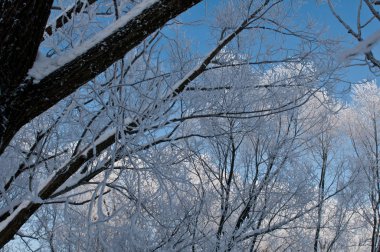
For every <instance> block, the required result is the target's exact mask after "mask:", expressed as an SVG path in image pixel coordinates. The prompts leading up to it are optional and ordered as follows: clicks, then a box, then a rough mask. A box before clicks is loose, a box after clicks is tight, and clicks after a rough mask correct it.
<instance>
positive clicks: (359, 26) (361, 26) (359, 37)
mask: <svg viewBox="0 0 380 252" xmlns="http://www.w3.org/2000/svg"><path fill="white" fill-rule="evenodd" d="M327 2H328V5H329V7H330V10H331V12H332V14H333V15H334V16H335V18H336V19H337V20H338V21H339V23H340V24H341V25H342V26H343V27H344V28H345V29H346V31H347V33H349V34H350V35H351V36H352V37H353V38H354V39H355V40H356V41H357V45H356V46H355V47H354V48H352V49H350V50H348V51H347V52H346V53H345V54H344V57H343V58H346V59H353V58H355V57H357V56H361V55H362V54H364V56H365V58H364V59H357V58H355V59H356V60H357V62H358V63H357V64H366V65H368V68H369V69H370V70H371V71H372V72H373V73H374V74H378V71H379V68H380V61H379V59H378V56H377V55H376V54H375V53H374V50H373V47H374V45H375V44H376V43H377V42H378V41H379V40H380V35H379V32H372V34H370V35H368V32H367V30H368V31H371V29H373V27H376V26H377V25H378V23H379V21H380V15H379V12H378V11H377V10H376V7H375V5H379V2H378V1H370V0H360V1H358V3H357V11H356V19H355V21H356V22H352V20H354V19H352V20H345V19H344V18H342V17H341V15H340V14H339V11H337V10H336V8H335V7H334V5H333V3H332V1H331V0H328V1H327Z"/></svg>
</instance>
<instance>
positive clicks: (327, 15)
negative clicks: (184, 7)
mask: <svg viewBox="0 0 380 252" xmlns="http://www.w3.org/2000/svg"><path fill="white" fill-rule="evenodd" d="M333 2H334V5H335V9H336V11H337V12H338V14H339V15H341V17H342V18H343V19H344V20H345V21H347V22H348V24H349V25H351V26H352V27H353V28H356V15H357V8H358V4H359V2H360V1H359V0H334V1H333ZM218 4H220V0H205V1H203V2H202V3H200V4H198V5H197V6H195V7H193V8H192V9H190V10H189V11H188V12H186V13H185V15H183V16H182V18H181V21H185V22H194V25H193V26H191V27H189V28H185V32H184V34H185V36H186V37H187V38H188V39H190V41H191V43H192V47H193V49H195V50H197V51H199V52H200V53H201V54H203V55H204V54H205V53H207V52H208V50H209V49H210V48H211V46H212V45H213V42H214V41H212V40H211V36H210V35H209V34H210V31H209V30H208V28H207V26H206V25H204V24H205V23H206V21H205V20H207V18H208V17H209V16H212V14H213V11H214V8H215V6H217V5H218ZM293 4H299V6H296V7H299V8H298V9H299V11H298V13H297V15H298V19H299V22H306V20H313V21H314V22H315V23H316V24H317V26H319V27H320V28H325V29H326V36H328V37H329V38H337V39H339V40H343V41H345V43H344V44H343V47H344V48H347V49H350V48H352V47H354V46H355V45H356V43H357V41H356V40H355V39H354V38H353V37H352V36H351V35H350V34H348V33H347V31H346V29H345V28H344V27H343V26H342V25H341V24H340V23H339V21H338V20H337V19H336V18H335V17H334V16H333V14H332V13H331V11H330V9H329V7H328V5H327V3H326V2H325V1H321V0H303V1H301V0H299V2H295V1H294V2H293ZM378 8H379V9H380V7H378ZM363 10H367V7H366V6H365V4H364V3H363ZM368 17H370V13H369V11H365V12H364V13H363V15H362V20H367V19H368ZM296 21H297V20H296ZM378 24H379V22H377V21H375V22H374V25H373V26H372V27H368V29H365V30H363V37H364V38H365V37H367V36H368V35H370V34H373V33H374V32H376V31H377V30H379V29H380V27H376V25H378ZM379 49H380V45H377V46H376V47H375V49H374V53H375V55H380V50H379ZM344 76H345V78H346V79H347V80H349V81H351V82H353V83H356V82H359V81H362V80H363V79H369V80H371V79H377V78H376V76H374V75H373V74H372V73H371V72H370V71H369V70H368V67H366V66H361V67H350V68H349V69H347V71H346V72H345V74H344ZM378 83H379V84H380V82H378Z"/></svg>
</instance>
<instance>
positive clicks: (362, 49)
mask: <svg viewBox="0 0 380 252" xmlns="http://www.w3.org/2000/svg"><path fill="white" fill-rule="evenodd" d="M379 41H380V30H379V31H377V32H375V33H374V34H372V35H371V36H369V37H368V38H367V39H365V40H363V41H361V42H360V43H359V44H358V45H357V46H356V47H354V48H352V49H350V50H347V51H346V52H345V53H344V54H343V55H342V56H343V59H349V58H351V57H354V56H356V55H359V54H362V53H368V52H370V51H371V50H372V48H373V47H374V46H375V45H376V44H377V43H378V42H379Z"/></svg>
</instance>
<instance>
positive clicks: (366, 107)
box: [349, 82, 380, 251]
mask: <svg viewBox="0 0 380 252" xmlns="http://www.w3.org/2000/svg"><path fill="white" fill-rule="evenodd" d="M379 97H380V95H379V89H378V87H377V86H376V83H375V82H368V83H362V84H358V85H356V86H355V88H354V96H353V99H354V104H353V109H352V110H351V111H350V112H351V120H350V121H349V135H350V137H351V141H352V146H353V149H354V152H353V154H354V156H355V158H356V160H357V161H356V164H357V169H358V170H359V171H360V172H358V173H359V174H360V176H358V183H360V185H361V186H362V187H364V188H365V190H363V192H364V193H365V196H366V199H367V200H365V201H364V203H363V210H364V212H365V213H366V214H365V221H366V222H368V223H369V224H370V226H371V241H370V242H371V251H378V250H379V247H380V245H379V233H380V230H379V220H380V183H379V182H380V176H379V173H380V167H379V155H380V152H379V146H380V144H379V140H378V139H379V129H378V122H379V116H378V115H377V113H378V109H379V105H380V103H379V101H380V99H379Z"/></svg>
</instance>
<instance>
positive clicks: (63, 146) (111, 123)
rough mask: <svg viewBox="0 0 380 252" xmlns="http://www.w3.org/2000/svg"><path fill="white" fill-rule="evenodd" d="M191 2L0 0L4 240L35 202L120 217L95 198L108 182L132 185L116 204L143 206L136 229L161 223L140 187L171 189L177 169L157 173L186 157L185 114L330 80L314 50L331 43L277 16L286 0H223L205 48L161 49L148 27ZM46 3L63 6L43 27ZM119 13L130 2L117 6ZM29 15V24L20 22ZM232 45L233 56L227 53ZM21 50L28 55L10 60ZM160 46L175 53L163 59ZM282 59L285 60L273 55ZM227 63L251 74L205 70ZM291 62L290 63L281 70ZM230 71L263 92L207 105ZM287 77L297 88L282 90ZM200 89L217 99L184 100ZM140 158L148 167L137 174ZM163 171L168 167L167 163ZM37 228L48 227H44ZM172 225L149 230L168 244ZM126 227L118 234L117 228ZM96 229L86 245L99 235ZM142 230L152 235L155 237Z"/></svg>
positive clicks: (259, 110) (265, 110)
mask: <svg viewBox="0 0 380 252" xmlns="http://www.w3.org/2000/svg"><path fill="white" fill-rule="evenodd" d="M198 2H200V1H181V2H178V1H169V0H168V1H164V0H161V1H159V0H157V1H154V0H145V1H142V2H141V3H140V4H136V3H135V1H131V2H129V1H120V2H117V1H106V3H100V2H99V3H98V2H97V1H87V2H85V3H84V2H82V1H79V2H76V3H75V5H74V6H72V7H69V6H62V8H57V7H55V6H52V5H53V2H52V1H50V2H45V3H37V1H32V2H30V1H25V4H24V2H23V1H17V2H16V3H14V2H10V1H7V2H4V3H2V4H1V5H0V6H1V8H0V11H1V15H2V16H1V19H0V20H1V21H0V31H1V33H2V34H6V36H5V37H4V38H3V39H2V40H1V41H2V42H1V48H2V49H1V53H0V57H1V58H0V59H1V64H2V65H1V69H2V72H1V76H0V78H1V84H2V86H1V99H0V102H1V115H2V119H1V127H2V128H1V129H2V130H1V131H0V132H1V133H0V136H1V143H0V152H1V153H2V155H1V163H2V167H1V171H2V172H3V174H4V177H3V180H2V181H1V186H0V188H1V189H0V198H1V210H0V221H1V225H0V244H1V246H4V244H6V243H7V242H8V241H9V240H10V239H12V237H13V236H14V235H15V234H18V235H19V236H20V237H26V236H25V234H24V233H23V232H19V230H20V228H21V226H22V225H24V224H25V223H27V224H28V222H27V221H28V220H31V219H32V218H33V216H39V215H34V214H35V213H36V212H37V210H39V209H41V206H45V205H48V204H66V205H70V206H75V205H84V206H86V207H87V209H89V211H88V213H91V214H89V215H90V216H91V217H94V216H96V217H97V218H98V219H97V220H99V219H100V220H101V221H103V220H108V217H107V214H106V212H107V211H108V212H109V213H110V215H111V216H112V217H115V216H113V215H112V214H111V212H112V211H110V210H109V209H110V207H109V203H108V201H107V200H105V201H104V200H103V199H105V198H106V196H105V195H108V194H110V193H111V191H112V193H116V192H117V193H120V194H123V196H124V197H125V196H126V195H127V196H126V197H127V199H128V201H122V200H120V201H119V202H116V203H115V204H113V206H114V209H115V210H114V211H115V212H118V210H119V209H126V211H129V213H131V214H132V215H133V213H135V211H136V215H134V216H137V217H141V219H139V218H137V217H136V219H135V222H133V224H134V225H135V226H134V227H136V230H137V227H138V228H141V230H145V229H144V228H146V227H147V226H148V227H152V226H155V225H161V224H162V223H163V222H161V221H160V220H163V221H164V222H165V221H166V222H168V220H170V218H169V219H165V218H164V217H168V216H166V215H162V216H163V217H162V219H161V218H159V217H160V216H161V215H160V214H162V213H160V209H157V208H155V206H156V205H154V206H152V208H153V210H154V211H153V212H154V213H155V214H157V215H156V216H153V217H152V216H151V211H149V210H150V208H149V207H146V206H145V205H144V204H143V203H144V193H143V192H146V193H147V194H148V193H152V192H150V191H149V190H148V189H146V188H145V187H144V185H146V183H148V182H149V181H151V180H153V179H152V178H154V181H158V182H155V183H151V184H150V186H152V188H153V189H154V188H155V186H156V185H157V184H158V185H162V186H163V187H165V188H168V190H167V194H166V195H164V196H162V195H163V194H160V197H161V198H160V199H161V200H162V202H160V203H162V204H164V203H166V201H164V199H166V198H170V197H171V196H172V195H173V191H175V190H176V187H175V186H173V187H170V186H167V185H168V184H171V185H173V181H175V177H170V176H169V175H167V176H169V178H170V179H168V182H167V183H162V181H164V178H165V176H163V175H162V171H161V170H160V169H157V168H156V166H158V165H157V163H158V164H159V166H160V168H167V167H170V168H172V169H174V167H175V165H182V163H181V162H180V160H175V158H174V156H173V155H170V152H169V151H168V149H170V148H174V147H175V146H176V144H177V143H178V142H179V141H180V140H183V139H186V138H190V137H196V133H186V134H182V133H184V131H182V127H185V126H184V123H183V122H185V121H188V120H192V119H195V118H208V117H220V118H234V117H240V118H242V119H249V118H252V117H258V116H268V115H272V114H276V113H280V112H286V111H288V110H291V109H293V108H296V107H300V106H302V105H303V104H305V103H306V102H307V101H308V99H309V98H310V97H312V96H313V94H315V92H317V91H318V90H319V89H321V88H322V87H324V88H327V87H328V86H329V84H331V83H332V78H331V76H332V73H331V70H330V68H331V61H330V59H327V60H326V59H325V58H322V57H320V56H322V55H327V54H328V53H329V52H330V51H328V50H329V49H330V48H328V47H327V46H328V43H326V44H323V43H320V41H319V38H318V36H317V35H318V34H317V35H314V34H309V33H305V32H302V31H301V32H295V31H292V30H291V29H290V27H287V26H284V25H283V23H282V22H283V21H284V20H285V19H290V17H289V16H288V15H289V13H287V12H283V9H284V7H283V6H282V7H281V4H286V3H285V2H283V1H270V0H266V1H258V2H257V1H243V0H241V1H238V2H237V1H232V2H229V1H227V2H226V4H227V7H226V8H221V9H220V10H219V11H220V13H219V16H218V17H217V18H216V20H217V21H218V22H215V23H216V32H217V36H216V39H215V45H214V46H213V48H211V49H210V52H209V54H207V55H206V56H204V57H201V58H199V57H195V56H197V55H195V56H194V55H188V54H186V49H187V48H182V47H181V46H185V45H182V44H180V43H179V42H178V41H175V40H174V41H173V40H171V39H170V38H169V39H168V40H166V43H163V44H165V45H168V47H169V49H170V50H168V51H169V52H170V53H168V51H166V52H165V53H163V54H164V55H162V54H161V52H162V51H163V49H162V47H161V44H160V43H161V41H162V40H164V39H166V37H167V36H166V34H165V33H164V32H162V31H157V32H155V31H156V30H157V29H158V28H160V27H162V26H163V25H164V24H165V23H166V22H167V21H169V20H170V19H171V18H174V17H175V16H176V15H178V14H180V13H181V12H183V11H185V10H186V9H188V8H190V7H191V6H193V5H194V4H195V3H198ZM12 4H13V5H12ZM14 6H16V8H15V7H14ZM66 7H69V8H66ZM51 9H59V14H58V17H57V18H56V19H55V21H53V25H48V26H47V27H46V22H47V19H48V16H49V11H50V10H51ZM62 9H65V10H66V14H65V13H64V14H62V13H61V12H62ZM123 12H126V14H124V15H121V13H123ZM36 13H37V14H36ZM226 14H228V15H226ZM31 17H33V18H36V22H35V23H36V24H38V25H37V26H33V28H31V29H27V28H28V25H30V23H31V22H28V20H29V18H31ZM221 17H222V18H221ZM52 19H53V18H52ZM17 20H20V21H17ZM99 20H100V21H99ZM13 22H15V24H14V25H12V24H13ZM77 24H78V25H77ZM107 24H110V26H107ZM289 26H290V25H289ZM9 27H11V28H12V29H10V28H9ZM57 27H58V28H59V29H57ZM105 27H107V28H105ZM44 29H45V31H46V32H45V35H44V37H43V32H44ZM15 30H23V31H25V32H23V33H21V34H20V33H19V32H15ZM266 37H269V38H274V37H276V38H277V39H283V40H286V39H287V37H291V39H294V38H296V39H297V41H298V44H297V46H295V48H291V50H290V49H289V48H283V47H282V45H281V43H280V45H279V44H278V43H273V44H274V45H273V46H272V45H269V44H266V43H264V41H265V38H266ZM253 39H255V40H254V41H255V42H256V43H257V44H258V45H261V46H263V47H266V50H265V52H263V51H261V49H258V48H262V47H260V46H257V45H255V47H254V48H253V46H252V45H251V47H250V44H249V43H248V42H247V41H249V42H251V41H253ZM25 41H27V42H25ZM41 41H42V42H41ZM243 45H244V46H243ZM19 48H20V49H19ZM38 48H40V49H39V52H38ZM234 50H235V51H239V54H237V53H236V54H231V53H230V52H234ZM289 51H291V52H292V54H291V55H289ZM21 55H22V57H25V61H20V60H18V61H16V60H15V59H16V58H21ZM44 55H46V56H44ZM167 58H170V59H173V61H172V62H171V64H165V65H164V64H163V63H162V61H163V59H167ZM20 62H22V64H19V63H20ZM283 63H289V64H285V65H282V66H283V67H282V68H281V67H276V65H281V64H283ZM268 68H271V70H270V71H267V69H268ZM284 68H285V70H284ZM226 69H231V70H230V74H231V75H233V74H235V73H237V72H238V71H239V70H241V69H243V70H244V69H245V73H246V74H244V75H241V78H240V79H238V80H234V81H230V82H227V83H223V85H220V84H221V83H215V82H212V81H211V80H212V79H208V73H211V72H214V73H218V74H220V73H221V72H224V71H225V70H226ZM290 69H291V70H293V71H294V72H295V73H296V74H292V75H288V74H287V71H288V70H290ZM276 76H282V78H280V79H277V78H276ZM202 78H203V79H202ZM201 80H203V81H201ZM235 81H236V82H238V83H239V84H240V87H239V90H240V91H239V92H244V90H246V89H247V88H248V89H249V90H252V92H253V93H255V92H254V91H256V90H264V91H262V92H257V93H258V94H259V95H258V96H256V97H255V98H256V99H255V100H253V101H252V103H255V105H256V106H255V107H250V109H248V110H247V108H246V107H245V104H240V105H241V106H240V107H238V110H236V111H229V110H228V108H226V107H221V108H219V107H218V109H212V108H214V107H215V106H216V107H217V105H218V103H219V100H218V99H217V97H220V98H221V99H223V97H224V96H223V95H224V94H229V95H235V96H236V95H237V94H238V93H235V92H229V90H231V89H232V87H233V86H234V85H235ZM288 88H291V90H294V93H292V94H290V93H289V92H288V91H286V90H289V89H288ZM297 90H298V91H297ZM74 91H75V92H74ZM191 93H192V94H191ZM42 94H43V95H42ZM202 94H207V95H210V94H211V96H212V97H210V96H208V97H207V95H206V98H207V99H204V100H196V99H194V100H195V101H198V102H199V103H198V104H197V103H194V102H193V101H192V99H193V98H196V97H198V98H200V97H202V96H201V95H202ZM215 94H216V95H215ZM68 95H70V96H68ZM67 96H68V97H67ZM65 97H66V98H65ZM190 101H191V102H190ZM49 108H50V109H49ZM48 109H49V110H48ZM20 111H22V112H23V113H20ZM207 112H209V113H207ZM16 116H20V118H19V117H16ZM22 126H23V128H22V129H21V127H22ZM20 129H21V130H20ZM16 133H17V134H16ZM164 147H165V148H164ZM161 148H162V151H160V150H161ZM164 150H165V151H164ZM168 153H169V154H168ZM160 160H161V161H162V162H158V161H160ZM164 161H165V162H164ZM155 164H156V165H155ZM145 169H148V170H150V171H152V172H151V173H148V174H147V175H146V174H144V175H142V174H143V172H141V170H142V171H144V170H145ZM130 171H132V174H130V173H129V172H130ZM119 172H120V173H119ZM165 173H167V174H171V175H172V176H174V175H173V174H172V173H170V170H169V169H168V170H165ZM152 174H153V175H152ZM145 175H146V176H145ZM184 176H185V175H184ZM121 182H123V183H124V182H125V184H126V185H125V184H124V185H123V184H122V183H121ZM159 182H161V183H159ZM120 183H121V184H120ZM174 184H175V183H174ZM169 188H170V190H169ZM153 189H152V190H153ZM144 190H145V191H144ZM152 194H154V193H152ZM89 198H90V199H91V200H89ZM181 199H183V197H181ZM201 199H202V198H201ZM200 201H202V200H200ZM126 202H127V203H126ZM176 206H177V205H176ZM107 209H108V210H107ZM90 210H91V211H90ZM40 211H42V210H40ZM92 211H94V212H95V213H96V214H95V215H92V213H93V212H92ZM161 211H162V210H161ZM58 212H59V211H58ZM141 212H144V214H141ZM179 213H182V215H180V216H178V218H177V220H178V221H179V222H178V223H181V224H182V223H184V222H185V223H191V222H190V221H189V220H193V219H191V218H190V217H189V215H188V214H187V212H186V208H185V207H184V208H182V210H181V211H179ZM117 217H119V216H117ZM154 217H157V218H156V219H155V218H154ZM149 218H151V219H150V221H147V222H146V223H144V222H143V220H148V219H149ZM114 220H125V219H122V218H120V219H117V218H116V219H114ZM89 221H90V220H89ZM91 221H93V219H91ZM125 221H126V222H129V221H130V219H127V220H125ZM183 221H184V222H183ZM99 222H100V221H99ZM157 223H158V224H157ZM113 224H114V223H113ZM96 225H100V224H96ZM188 225H189V226H190V227H191V225H190V224H188ZM189 226H188V227H189ZM46 227H47V228H46V230H49V232H50V229H49V228H50V226H46ZM180 227H181V226H180V225H179V224H178V225H176V226H175V227H171V232H168V233H165V235H164V233H159V232H158V231H157V232H156V233H155V235H157V237H161V238H162V239H161V241H162V242H157V240H154V239H151V240H154V241H156V243H154V244H155V246H157V247H158V248H159V247H160V246H164V245H167V246H171V247H173V246H175V245H176V244H177V243H174V244H173V240H175V239H177V241H179V240H180V239H181V234H183V233H182V231H183V229H181V228H180ZM111 228H112V227H110V229H111ZM26 229H27V228H26ZM136 230H135V231H136ZM180 231H181V232H180ZM252 232H253V233H254V232H255V231H252ZM131 233H133V232H129V233H128V232H127V233H123V232H120V233H119V234H115V235H114V237H116V238H115V239H117V237H119V236H118V235H120V236H122V235H126V234H129V235H130V234H131ZM194 234H195V231H194V232H193V233H192V235H193V236H192V240H193V241H195V240H196V239H195V238H194V237H195V235H194ZM112 235H113V234H112ZM99 237H100V238H99V240H98V241H97V242H99V243H95V244H100V245H99V246H101V245H102V242H103V240H102V238H101V235H100V236H99ZM172 237H175V239H174V238H172ZM145 238H146V239H147V241H148V240H149V238H151V237H145ZM110 239H111V240H112V239H113V238H112V237H111V238H110ZM45 240H47V241H49V239H45ZM151 240H149V241H151ZM131 241H132V242H133V239H132V238H131ZM51 244H53V245H51ZM50 246H51V247H52V246H54V243H50ZM189 246H190V245H189Z"/></svg>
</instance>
